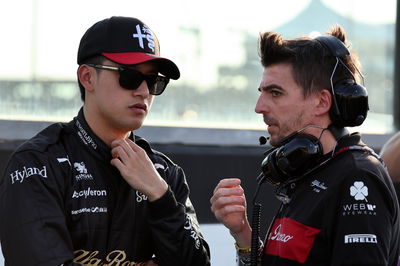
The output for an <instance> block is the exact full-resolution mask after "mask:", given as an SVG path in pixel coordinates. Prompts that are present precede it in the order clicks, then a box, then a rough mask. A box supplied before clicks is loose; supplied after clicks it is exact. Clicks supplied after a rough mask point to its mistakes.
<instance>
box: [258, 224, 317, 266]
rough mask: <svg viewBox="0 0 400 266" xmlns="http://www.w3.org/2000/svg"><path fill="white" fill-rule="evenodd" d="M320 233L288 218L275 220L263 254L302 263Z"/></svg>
mask: <svg viewBox="0 0 400 266" xmlns="http://www.w3.org/2000/svg"><path fill="white" fill-rule="evenodd" d="M320 231H321V230H320V229H318V228H314V227H311V226H307V225H304V224H301V223H299V222H297V221H295V220H293V219H290V218H279V219H276V220H275V221H274V223H273V225H272V227H271V231H270V233H269V235H268V238H267V243H266V245H265V249H264V253H265V254H269V255H273V256H278V257H281V258H285V259H289V260H293V261H297V262H300V263H304V262H305V261H306V260H307V257H308V255H309V253H310V251H311V248H312V246H313V244H314V241H315V238H316V236H317V235H318V233H319V232H320Z"/></svg>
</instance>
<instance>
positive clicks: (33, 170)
mask: <svg viewBox="0 0 400 266" xmlns="http://www.w3.org/2000/svg"><path fill="white" fill-rule="evenodd" d="M32 176H38V177H42V178H47V169H46V166H41V167H26V166H24V167H22V169H19V170H15V171H14V172H12V173H10V177H11V184H14V183H15V182H18V183H22V182H24V180H26V179H27V178H29V177H32Z"/></svg>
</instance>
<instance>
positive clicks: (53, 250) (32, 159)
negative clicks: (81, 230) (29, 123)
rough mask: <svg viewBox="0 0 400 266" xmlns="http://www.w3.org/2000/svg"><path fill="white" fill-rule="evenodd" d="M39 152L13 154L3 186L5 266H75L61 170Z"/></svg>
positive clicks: (0, 212) (0, 227)
mask: <svg viewBox="0 0 400 266" xmlns="http://www.w3.org/2000/svg"><path fill="white" fill-rule="evenodd" d="M57 164H58V162H57V161H56V159H55V158H51V157H50V156H46V155H44V154H43V153H41V152H37V151H24V152H19V153H17V154H14V155H13V157H12V158H11V160H10V162H9V164H8V166H7V167H6V170H5V172H4V175H3V178H2V181H1V184H0V217H1V219H0V239H1V246H2V249H3V254H4V258H5V263H6V265H10V266H12V265H43V266H44V265H49V266H50V265H52V266H54V265H61V264H64V265H72V264H71V263H68V262H69V261H71V260H72V259H73V257H74V256H73V252H72V241H71V239H70V235H69V233H68V229H67V226H66V222H65V215H64V208H63V206H64V200H63V199H64V195H63V188H62V186H63V185H62V184H61V183H60V182H57V179H58V180H62V177H61V175H63V173H62V170H61V169H60V167H58V165H57Z"/></svg>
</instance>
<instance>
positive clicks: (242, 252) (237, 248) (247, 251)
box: [235, 242, 251, 254]
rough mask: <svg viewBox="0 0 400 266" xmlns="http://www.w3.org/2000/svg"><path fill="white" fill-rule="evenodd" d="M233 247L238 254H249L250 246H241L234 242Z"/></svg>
mask: <svg viewBox="0 0 400 266" xmlns="http://www.w3.org/2000/svg"><path fill="white" fill-rule="evenodd" d="M235 248H236V251H237V252H238V253H240V254H250V253H251V247H248V248H241V247H239V245H238V244H237V243H236V242H235Z"/></svg>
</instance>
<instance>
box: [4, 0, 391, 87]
mask: <svg viewBox="0 0 400 266" xmlns="http://www.w3.org/2000/svg"><path fill="white" fill-rule="evenodd" d="M310 1H311V0H280V1H270V0H247V1H234V0H218V1H215V0H214V1H211V0H202V1H194V0H168V1H165V0H153V1H136V0H113V1H110V0H107V1H104V0H84V1H81V0H69V1H59V0H30V1H29V0H28V1H26V0H8V1H6V0H2V1H0V25H2V26H0V36H1V37H0V51H3V53H2V59H3V62H2V64H1V65H0V79H9V78H12V79H18V78H22V79H29V78H32V77H35V78H44V79H47V78H49V79H73V78H74V77H75V71H76V67H77V65H76V51H77V48H78V44H79V40H80V38H81V36H82V35H83V33H84V32H85V30H86V29H87V28H89V27H90V26H91V25H92V24H93V23H95V22H96V21H99V20H101V19H103V18H106V17H110V16H112V15H122V16H134V17H138V18H140V19H141V20H143V21H144V22H145V23H147V24H148V25H149V26H150V28H151V29H152V30H153V31H154V32H156V34H157V35H158V38H159V39H160V42H161V48H162V50H161V52H162V55H163V56H166V57H174V56H175V57H176V53H177V51H178V52H179V54H180V57H185V58H183V59H182V60H183V61H185V60H186V61H193V60H197V59H198V58H196V49H195V48H194V47H196V45H198V43H196V42H197V40H195V39H191V40H190V39H182V38H183V37H185V36H182V31H181V30H182V28H187V29H190V28H193V27H199V28H202V29H206V30H205V32H207V34H208V35H209V36H212V39H213V41H209V39H207V42H206V43H203V44H202V45H204V46H205V48H204V49H205V50H207V51H209V54H212V57H213V58H212V59H213V60H216V61H218V60H222V61H226V62H227V63H230V64H235V63H239V62H240V61H241V59H242V57H243V55H241V51H239V50H237V49H238V48H237V47H236V48H235V47H234V45H232V46H231V47H229V45H226V42H227V40H228V41H229V40H233V43H239V42H240V41H241V38H242V37H241V36H240V34H239V33H240V32H239V30H244V31H247V32H249V33H251V34H255V35H258V33H259V32H261V31H265V30H270V29H272V28H274V27H277V26H279V25H280V24H282V23H284V22H285V21H287V20H288V19H290V18H292V17H294V16H295V15H297V14H298V13H299V12H301V11H302V9H304V7H306V6H307V5H308V3H309V2H310ZM322 1H323V2H324V3H325V4H326V5H328V6H329V7H331V8H333V9H334V10H336V11H338V12H341V13H342V14H344V15H346V16H351V17H353V18H354V19H356V20H358V21H363V22H367V23H394V21H395V10H396V1H395V0H380V1H376V0H322ZM378 2H379V4H378ZM177 25H179V26H177ZM238 32H239V33H238ZM229 49H231V50H230V51H229V52H228V51H227V50H229ZM235 49H236V50H235ZM231 54H236V55H237V56H236V57H232V56H231ZM205 60H208V59H205ZM200 63H202V62H200ZM203 63H204V62H203ZM185 69H187V71H188V74H191V73H192V72H193V71H195V70H196V65H195V64H193V65H190V64H188V65H185ZM183 74H184V73H183ZM203 75H204V77H203V78H204V79H203V80H205V82H207V81H206V80H207V77H208V76H209V73H207V71H205V73H204V74H203ZM182 76H184V75H182ZM188 76H189V75H188ZM201 78H202V77H200V80H202V79H201Z"/></svg>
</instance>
